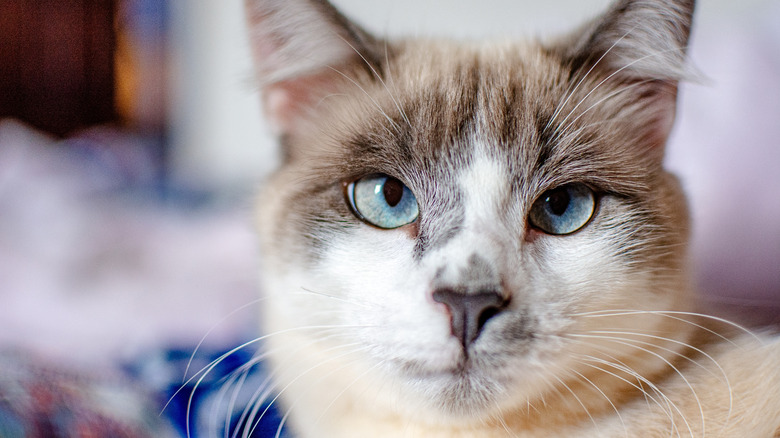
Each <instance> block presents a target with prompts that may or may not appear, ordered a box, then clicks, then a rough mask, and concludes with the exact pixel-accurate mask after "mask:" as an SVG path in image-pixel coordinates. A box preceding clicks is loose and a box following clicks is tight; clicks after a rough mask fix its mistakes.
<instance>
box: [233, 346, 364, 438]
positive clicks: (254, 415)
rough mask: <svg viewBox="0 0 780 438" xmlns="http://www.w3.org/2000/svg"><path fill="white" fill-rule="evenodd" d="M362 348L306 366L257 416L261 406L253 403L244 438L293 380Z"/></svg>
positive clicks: (250, 432) (252, 430)
mask: <svg viewBox="0 0 780 438" xmlns="http://www.w3.org/2000/svg"><path fill="white" fill-rule="evenodd" d="M364 350H365V348H356V349H352V350H349V351H347V352H346V353H342V354H339V355H336V356H331V357H329V358H328V359H326V360H324V361H322V362H320V363H318V364H316V365H312V366H311V367H309V368H307V369H306V370H305V371H303V372H301V373H299V374H298V376H297V377H295V378H294V379H292V380H290V381H289V382H288V383H287V384H286V385H285V386H284V387H283V388H282V389H280V390H279V391H278V392H277V394H276V395H275V396H274V398H273V399H271V401H270V402H269V403H268V406H266V408H265V409H264V410H263V412H262V413H261V414H260V416H259V417H257V413H258V412H259V411H260V407H261V406H260V405H258V404H255V406H254V407H253V408H252V412H251V413H250V415H249V417H248V418H247V420H248V421H249V422H251V423H252V424H253V425H252V428H251V429H250V430H249V433H248V435H246V437H245V438H247V437H249V436H251V435H252V433H254V431H255V429H256V428H257V426H258V425H259V424H260V420H261V419H262V418H263V417H264V416H265V414H266V413H268V410H269V409H270V408H271V406H273V404H274V403H276V401H277V400H278V399H279V397H281V396H282V394H284V392H285V391H287V389H289V388H290V386H292V385H293V384H294V383H295V382H297V381H298V380H299V379H301V378H302V377H303V376H305V375H306V374H308V373H310V372H312V371H313V370H315V369H317V368H319V367H320V366H322V365H324V364H327V363H329V362H332V361H334V360H338V359H341V358H342V357H344V356H348V355H350V354H354V353H356V352H359V351H364Z"/></svg>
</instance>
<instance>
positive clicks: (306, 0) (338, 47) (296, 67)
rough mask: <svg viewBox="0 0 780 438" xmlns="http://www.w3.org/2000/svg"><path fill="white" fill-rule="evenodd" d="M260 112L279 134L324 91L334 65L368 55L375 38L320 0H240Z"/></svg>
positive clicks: (334, 74) (336, 71)
mask: <svg viewBox="0 0 780 438" xmlns="http://www.w3.org/2000/svg"><path fill="white" fill-rule="evenodd" d="M245 9H246V12H247V18H248V20H249V29H250V39H251V41H250V43H251V47H252V51H253V55H254V61H255V71H256V74H257V77H258V80H259V82H260V85H261V87H262V92H263V100H264V106H265V111H266V115H267V116H268V119H269V120H270V121H271V123H272V124H273V125H274V127H275V128H276V129H277V130H278V131H279V133H280V134H285V133H288V132H289V131H291V130H293V129H294V128H295V126H296V124H297V123H298V119H299V118H301V117H303V116H305V114H306V113H307V111H309V110H310V109H311V107H312V106H313V105H314V104H316V102H317V100H319V99H321V98H322V97H323V96H325V95H327V94H328V93H329V92H330V91H331V90H330V87H331V86H332V85H334V83H335V82H337V81H338V80H339V76H340V68H342V67H343V66H345V65H347V64H349V63H353V62H356V60H360V61H361V62H363V63H365V64H366V68H368V64H369V63H371V64H375V63H376V59H375V58H373V57H372V56H371V53H375V50H374V48H375V47H376V46H377V44H378V42H377V40H375V39H374V38H373V37H372V36H370V35H369V34H368V33H366V32H365V31H363V30H362V29H361V28H359V27H358V26H356V25H355V24H353V23H352V22H350V21H349V20H348V19H347V18H346V17H344V16H343V15H341V13H339V12H338V11H337V10H336V9H335V8H334V7H333V6H332V5H331V4H330V3H328V2H327V1H325V0H245Z"/></svg>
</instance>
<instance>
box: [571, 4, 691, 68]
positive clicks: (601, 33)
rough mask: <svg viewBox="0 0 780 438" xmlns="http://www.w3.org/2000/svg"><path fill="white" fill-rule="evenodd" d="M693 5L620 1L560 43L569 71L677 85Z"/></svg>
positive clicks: (683, 62)
mask: <svg viewBox="0 0 780 438" xmlns="http://www.w3.org/2000/svg"><path fill="white" fill-rule="evenodd" d="M693 10H694V0H618V1H617V2H615V3H614V4H613V5H612V7H611V8H610V9H609V10H608V11H607V12H606V13H604V14H603V15H601V16H600V17H599V18H597V19H596V20H594V21H592V22H591V23H589V24H588V25H586V26H585V28H584V29H581V30H580V31H579V32H577V33H576V34H575V35H574V36H573V37H571V38H569V39H568V40H566V41H565V42H564V44H563V45H561V47H566V49H565V52H564V53H565V55H564V57H565V58H568V61H569V62H570V63H571V66H572V67H573V69H575V70H576V69H580V68H586V69H590V68H591V67H596V68H601V69H606V70H608V71H612V72H619V74H620V75H622V76H623V77H624V78H630V79H637V80H660V81H670V82H676V81H679V80H682V79H686V78H689V77H690V76H691V75H692V74H691V70H690V68H689V67H688V66H687V63H686V51H687V45H688V37H689V35H690V32H691V22H692V19H693Z"/></svg>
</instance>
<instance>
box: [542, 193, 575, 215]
mask: <svg viewBox="0 0 780 438" xmlns="http://www.w3.org/2000/svg"><path fill="white" fill-rule="evenodd" d="M570 200H571V199H570V198H569V191H568V190H566V189H556V190H553V191H551V192H550V194H549V195H547V199H546V200H545V201H546V202H547V205H548V206H549V207H550V211H551V212H552V213H553V214H554V215H556V216H561V215H563V214H564V213H566V209H568V208H569V201H570Z"/></svg>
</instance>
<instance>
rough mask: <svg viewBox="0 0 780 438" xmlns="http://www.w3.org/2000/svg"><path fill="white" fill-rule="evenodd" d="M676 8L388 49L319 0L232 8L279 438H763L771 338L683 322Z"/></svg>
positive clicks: (681, 74)
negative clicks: (240, 35)
mask: <svg viewBox="0 0 780 438" xmlns="http://www.w3.org/2000/svg"><path fill="white" fill-rule="evenodd" d="M693 10H694V1H693V0H618V1H617V2H615V3H614V4H613V5H612V6H610V8H609V9H608V10H607V11H606V12H604V13H603V14H602V15H600V16H599V17H597V18H595V19H594V20H592V21H590V22H589V23H587V24H585V25H583V26H582V27H581V28H579V29H577V30H575V31H573V32H571V33H570V34H568V35H565V36H563V37H559V38H557V39H553V40H549V41H544V42H488V43H476V42H452V41H445V40H412V39H409V40H400V41H386V40H384V39H381V38H378V37H375V36H373V35H371V34H369V33H368V32H366V31H365V30H364V29H362V28H361V27H360V26H359V25H357V24H355V23H353V22H352V21H350V20H349V19H347V18H346V17H345V16H344V15H342V14H341V13H340V12H339V11H337V10H336V9H335V7H333V6H332V5H331V4H329V3H327V2H326V1H324V0H246V11H247V16H248V23H249V26H250V41H251V47H252V51H253V56H254V61H255V68H256V73H257V77H258V80H259V83H260V86H261V88H262V96H263V104H264V110H265V114H266V116H267V118H268V120H269V122H270V124H271V125H272V126H273V127H274V129H275V130H276V133H277V135H278V138H279V143H280V147H281V150H282V155H283V160H282V164H281V166H280V168H279V169H278V170H277V171H276V173H275V174H274V175H273V176H272V177H271V178H270V180H269V181H268V183H267V184H266V186H265V187H264V188H263V190H262V192H261V194H260V196H259V198H258V199H259V203H258V205H259V207H258V211H259V213H258V222H259V236H260V237H259V239H260V242H261V251H262V254H263V260H262V280H263V288H264V293H265V297H264V301H263V302H262V307H263V312H262V320H263V325H264V327H263V329H264V331H265V333H266V335H264V336H263V337H262V338H261V339H263V340H264V341H265V348H266V353H265V354H266V355H267V357H268V360H269V362H270V364H271V370H270V372H269V374H270V377H271V378H272V379H273V385H272V388H271V389H272V390H273V391H274V392H275V393H278V396H279V399H278V400H277V401H275V403H279V404H280V405H281V407H282V412H283V413H285V414H286V415H285V416H284V419H283V426H284V428H285V429H286V430H288V431H289V433H292V435H293V436H300V437H318V438H323V437H324V438H327V437H666V436H672V437H704V436H707V437H735V436H739V437H751V438H753V437H755V438H770V437H780V340H779V339H778V337H777V336H776V335H774V334H771V333H759V334H755V333H750V332H748V331H747V330H744V329H742V328H740V327H739V326H737V325H735V324H732V323H730V322H728V321H725V320H722V319H719V318H716V317H708V316H706V315H703V314H700V313H696V303H695V299H694V295H693V292H692V289H693V288H692V286H691V281H690V280H689V276H690V273H689V268H688V266H687V263H688V262H687V255H686V246H687V241H688V234H689V224H688V218H687V210H686V202H685V198H684V195H683V193H682V190H681V188H680V185H679V184H678V182H677V180H676V179H675V177H674V176H673V175H671V174H669V173H668V172H667V171H665V170H664V168H663V163H662V161H663V156H664V145H665V143H666V140H667V137H668V135H669V132H670V130H671V128H672V125H673V121H674V113H675V104H676V96H677V88H678V83H679V82H680V81H681V80H684V79H686V78H688V77H689V76H690V75H691V73H690V68H689V67H688V66H687V61H686V46H687V44H688V37H689V33H690V29H691V23H692V16H693ZM264 357H265V356H264ZM253 415H259V414H253ZM251 420H253V418H250V420H249V421H251Z"/></svg>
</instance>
